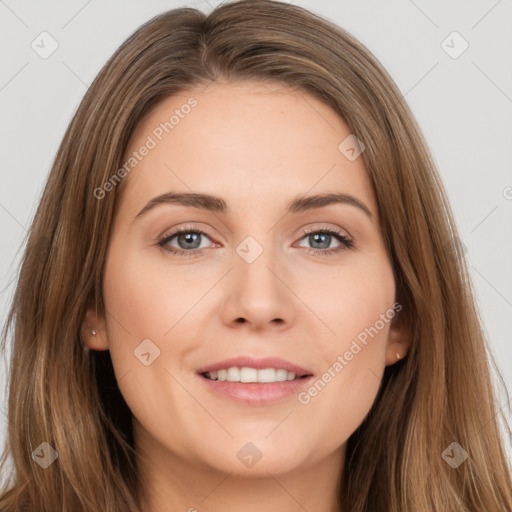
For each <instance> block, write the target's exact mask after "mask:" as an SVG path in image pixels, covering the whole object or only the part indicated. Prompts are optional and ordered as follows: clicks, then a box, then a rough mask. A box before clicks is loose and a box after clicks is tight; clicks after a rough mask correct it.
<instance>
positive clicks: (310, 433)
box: [82, 81, 410, 512]
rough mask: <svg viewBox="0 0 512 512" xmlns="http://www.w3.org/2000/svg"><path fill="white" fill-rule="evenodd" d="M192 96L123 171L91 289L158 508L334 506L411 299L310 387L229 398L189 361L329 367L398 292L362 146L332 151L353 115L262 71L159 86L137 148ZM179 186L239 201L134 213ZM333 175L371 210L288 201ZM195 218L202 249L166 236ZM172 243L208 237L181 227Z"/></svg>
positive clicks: (326, 188)
mask: <svg viewBox="0 0 512 512" xmlns="http://www.w3.org/2000/svg"><path fill="white" fill-rule="evenodd" d="M191 96H193V97H194V98H195V99H196V100H197V102H198V104H197V106H196V107H195V108H193V109H192V110H191V112H190V113H189V114H188V115H187V116H185V117H184V118H183V119H180V122H179V124H178V125H177V126H175V127H174V129H173V130H172V132H170V133H169V134H167V135H165V137H164V138H163V139H162V141H161V142H159V143H158V145H157V146H156V147H155V148H154V149H152V150H151V151H150V152H149V154H148V155H147V156H145V157H144V158H143V159H142V160H141V161H140V162H139V163H138V164H137V166H136V168H135V169H134V170H133V171H132V172H131V174H130V175H129V176H127V177H126V178H125V180H127V182H126V183H124V186H126V189H124V190H123V194H122V196H121V201H120V203H119V208H118V210H117V214H116V217H115V219H114V225H113V232H112V234H111V239H110V242H109V249H108V254H107V259H106V262H105V267H104V288H103V293H104V299H105V304H106V310H107V314H106V316H101V315H98V316H97V315H96V308H95V307H94V306H91V308H90V309H89V310H88V311H87V314H86V316H85V318H84V323H83V326H82V328H83V339H84V340H85V343H86V345H87V346H88V348H90V349H94V350H105V349H109V350H110V353H111V356H112V361H113V365H114V369H115V374H116V378H117V381H118V383H119V387H120V389H121V392H122V394H123V396H124V398H125V400H126V402H127V404H128V406H129V407H130V409H131V411H132V412H133V415H134V435H135V445H136V450H137V453H138V457H139V464H140V468H141V474H142V479H143V485H144V487H145V489H146V490H147V492H148V496H149V503H148V505H147V508H146V510H147V511H151V512H161V511H164V510H165V511H167V510H194V509H196V510H206V511H213V510H222V511H224V512H231V511H235V510H236V511H239V510H244V512H252V511H254V512H256V511H258V512H260V511H262V510H282V511H299V510H304V509H306V510H308V511H311V512H312V511H318V512H328V511H329V512H331V511H337V510H339V506H338V505H337V499H336V485H337V482H338V479H339V477H340V473H341V471H342V468H343V458H344V454H345V447H346V442H347V439H348V438H349V437H350V435H351V434H352V433H353V432H354V431H355V430H356V429H357V427H358V426H359V425H360V424H361V422H362V421H363V419H364V418H365V416H366V415H367V413H368V411H369V410H370V408H371V406H372V404H373V402H374V400H375V397H376V395H377V392H378V389H379V385H380V382H381V378H382V375H383V372H384V369H385V366H386V365H390V364H394V363H395V362H396V361H397V356H396V353H397V352H398V353H399V354H400V355H401V357H404V356H405V354H406V352H407V349H408V347H409V340H410V336H409V333H407V332H405V330H404V329H403V327H402V326H401V325H400V324H399V323H398V322H399V320H397V319H399V318H400V315H399V314H398V316H395V318H394V319H393V320H392V321H389V322H387V323H385V326H384V328H382V329H381V330H380V331H379V332H378V334H377V335H375V336H374V337H373V338H369V339H370V341H369V342H368V343H367V345H365V346H364V347H363V348H362V350H361V351H360V352H358V353H357V355H355V356H354V357H353V359H352V360H351V361H349V362H348V364H346V366H345V367H344V368H343V370H342V371H340V372H339V373H338V374H337V375H336V377H335V378H333V379H332V380H331V382H329V383H328V384H327V385H326V386H325V388H324V389H323V390H322V391H321V392H320V393H318V395H317V396H315V397H314V398H311V400H310V402H309V403H307V404H301V403H299V401H298V400H297V395H292V396H290V397H287V398H285V399H283V400H281V401H279V402H277V403H274V404H270V405H263V406H260V405H249V404H241V403H235V402H233V401H231V400H229V399H227V398H223V397H218V396H217V395H214V394H213V393H212V391H211V390H210V389H209V388H208V387H207V386H206V385H205V384H204V382H203V381H202V380H201V379H202V378H200V377H198V376H197V374H196V370H197V369H198V368H199V367H202V366H205V365H207V364H210V363H213V362H216V361H219V360H223V359H225V358H228V357H233V356H238V355H252V356H254V357H263V356H278V357H282V358H284V359H287V360H289V361H292V362H293V363H296V364H298V365H300V366H302V367H304V368H306V369H308V370H309V371H310V372H311V373H313V374H314V376H315V377H316V378H318V377H321V376H322V374H324V372H326V371H327V369H328V368H329V367H332V365H333V363H334V362H335V361H336V360H337V357H338V355H340V354H344V353H345V352H346V351H347V350H349V348H350V346H351V343H352V342H353V340H354V339H355V338H356V337H357V335H358V334H359V333H361V332H362V331H364V329H365V328H368V327H369V326H373V325H374V324H375V322H376V321H377V320H378V319H379V315H381V314H383V313H385V312H386V311H387V310H389V309H390V308H392V307H393V304H394V303H395V282H394V278H393V272H392V266H391V262H390V261H389V259H388V257H387V253H386V250H385V245H384V241H383V238H382V234H381V232H380V228H379V222H378V218H379V216H378V215H379V212H378V210H377V204H376V200H375V196H374V193H373V190H372V187H371V183H370V180H369V177H368V175H367V171H366V169H365V166H364V162H363V158H362V157H359V158H357V159H355V160H354V161H350V160H349V159H347V158H346V157H345V156H344V155H343V154H342V153H341V152H340V151H339V150H338V145H339V144H340V142H341V141H343V140H344V139H345V138H346V137H347V136H348V135H349V134H350V129H349V128H348V126H347V125H346V124H345V123H344V122H343V120H342V119H341V118H340V117H339V116H338V115H337V114H336V113H335V112H334V111H333V110H332V109H330V108H329V107H328V106H326V105H324V104H323V103H322V102H320V101H319V100H317V99H316V98H314V97H313V96H311V95H309V94H307V93H305V92H300V93H298V92H296V91H293V90H291V89H289V88H288V87H286V86H284V85H282V84H276V83H272V84H269V83H264V82H259V81H258V82H256V81H248V82H238V83H225V82H224V83H221V82H216V83H213V84H211V85H209V86H208V87H207V88H206V89H204V90H203V89H199V88H195V89H190V90H189V91H187V92H183V93H180V94H179V95H176V96H173V97H171V98H168V99H166V100H165V101H163V102H162V103H160V104H159V105H158V107H157V108H156V109H155V110H154V111H152V112H151V113H150V114H149V115H148V116H147V117H146V118H145V119H143V120H142V121H141V122H140V123H139V125H138V126H137V129H136V130H135V132H134V133H133V135H132V139H131V141H130V144H129V147H128V148H127V152H126V155H128V156H129V155H130V154H131V153H132V152H133V151H136V150H138V148H140V146H141V145H143V144H144V142H145V141H146V139H147V137H148V135H151V133H152V131H153V130H154V129H155V127H157V126H158V125H159V124H160V123H161V122H164V121H165V120H168V119H169V117H170V115H172V113H173V112H174V110H175V109H176V108H178V109H179V108H180V107H181V106H182V105H183V104H185V103H186V102H187V100H188V99H189V98H190V97H191ZM171 190H172V191H177V192H192V191H193V192H201V193H209V194H213V195H216V196H220V197H222V198H223V199H224V200H225V201H226V203H227V204H228V206H229V208H230V210H231V211H230V213H228V214H222V213H218V212H209V211H203V210H200V209H197V208H194V207H190V206H183V205H180V204H163V205H159V206H157V207H156V208H154V209H152V210H150V211H148V212H147V213H146V214H144V215H143V216H142V217H141V218H139V219H138V220H136V221H134V222H132V221H133V219H134V217H135V216H136V215H137V213H138V212H139V211H140V210H141V209H142V208H143V207H144V206H145V205H146V204H147V203H148V201H149V200H150V199H151V198H153V197H155V196H158V195H160V194H162V193H164V192H168V191H171ZM331 192H335V193H340V192H343V193H347V194H351V195H353V196H355V197H356V198H357V199H359V200H360V201H361V202H362V203H364V204H365V205H366V206H367V207H368V209H369V210H370V211H371V213H372V216H373V219H370V218H369V217H368V216H366V215H365V213H364V212H363V211H361V210H359V209H358V208H356V207H354V206H351V205H347V204H334V205H329V206H327V207H324V208H320V209H317V210H312V211H305V212H302V213H288V214H287V215H285V208H286V205H287V203H288V202H289V201H290V200H291V199H294V198H296V197H299V196H302V195H304V194H308V195H311V194H320V193H331ZM111 193H112V192H111ZM188 224H192V228H193V229H192V230H191V231H194V229H196V230H197V229H199V230H202V231H206V232H207V235H201V237H200V248H204V250H203V252H202V253H201V254H199V255H198V256H197V257H189V256H180V255H174V254H172V253H170V252H166V251H165V249H163V248H161V247H159V246H158V245H157V242H158V239H159V237H161V236H163V235H166V234H172V231H173V229H174V228H176V227H179V226H186V225H188ZM325 226H327V227H331V228H337V229H338V230H339V231H340V233H341V234H343V235H344V236H346V237H348V238H349V239H350V240H352V241H353V244H354V245H353V247H352V248H348V249H345V250H343V251H340V252H338V253H335V254H334V253H333V254H332V255H331V256H326V255H321V254H314V253H313V251H312V249H314V248H318V250H319V251H322V250H323V251H324V252H326V251H328V250H332V249H336V248H338V247H340V246H342V242H339V241H338V240H337V239H336V238H335V237H334V236H332V237H331V238H329V237H328V236H327V237H326V238H325V239H324V241H325V244H324V245H322V243H321V242H322V240H320V243H319V242H316V243H315V240H314V238H312V237H311V236H309V235H308V233H305V232H304V231H303V230H304V228H306V227H312V228H318V230H319V229H320V228H322V227H325ZM318 230H317V231H318ZM247 236H251V237H253V238H254V239H255V240H256V241H257V242H258V244H259V245H260V246H261V248H262V249H263V252H262V253H261V255H260V256H259V257H257V258H256V260H255V261H254V262H252V263H248V262H247V261H245V260H244V259H243V258H241V257H240V256H239V254H238V253H237V252H236V248H237V247H238V246H239V244H240V243H241V242H242V241H243V240H244V239H245V238H246V237H247ZM198 243H199V242H198ZM189 244H190V240H189ZM167 247H168V248H175V249H181V250H184V251H187V250H188V251H189V252H193V251H195V252H197V251H198V249H195V247H197V246H193V247H194V248H192V249H190V248H187V247H190V245H188V246H187V245H186V241H185V240H183V239H181V241H180V239H179V238H178V237H177V236H176V237H174V239H173V240H172V241H169V242H168V243H167ZM240 318H243V319H244V320H245V321H244V322H240V321H237V319H240ZM91 329H97V330H98V334H97V335H95V336H92V335H91V332H90V331H91ZM147 338H149V339H150V340H152V342H153V343H154V344H155V346H157V347H158V349H159V350H160V355H159V357H158V358H156V359H155V360H154V361H153V362H152V363H151V364H150V365H148V366H146V365H144V364H142V363H141V361H140V360H139V359H138V358H137V357H135V356H134V350H135V349H136V348H137V346H138V345H139V344H140V343H141V342H142V340H145V339H147ZM361 346H362V345H361ZM247 442H251V443H253V444H254V445H255V446H256V447H257V449H258V450H259V452H260V453H261V455H262V456H261V459H260V460H259V461H258V462H257V463H256V464H254V465H253V466H252V467H247V466H246V465H245V464H243V463H242V462H241V461H240V460H239V458H238V457H237V452H238V451H239V450H240V449H241V447H242V446H244V445H245V444H246V443H247Z"/></svg>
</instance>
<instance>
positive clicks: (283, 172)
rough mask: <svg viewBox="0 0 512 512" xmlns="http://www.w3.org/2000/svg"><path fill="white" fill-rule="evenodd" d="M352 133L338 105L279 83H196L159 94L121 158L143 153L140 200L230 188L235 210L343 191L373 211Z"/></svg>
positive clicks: (132, 179) (130, 186)
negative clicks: (349, 153)
mask: <svg viewBox="0 0 512 512" xmlns="http://www.w3.org/2000/svg"><path fill="white" fill-rule="evenodd" d="M350 135H351V132H350V129H349V127H348V126H347V125H346V123H345V122H344V121H343V119H342V118H341V117H340V116H339V115H337V113H336V112H335V111H334V110H332V109H331V108H330V107H328V106H327V105H325V104H324V103H323V102H321V101H320V100H318V99H317V98H315V97H314V96H312V95H310V94H308V93H307V92H304V91H302V90H297V89H291V88H290V87H288V86H286V85H283V84H279V83H268V82H259V81H245V82H236V83H212V84H210V85H208V86H207V87H206V88H204V87H202V88H198V87H196V88H191V89H189V90H187V91H182V92H180V93H178V94H176V95H174V96H172V97H168V98H166V99H165V100H163V101H162V102H161V103H159V104H158V105H157V106H156V107H155V108H154V109H153V110H152V111H151V113H150V114H149V115H147V116H146V117H145V118H144V119H143V120H142V121H141V122H140V123H139V124H138V126H137V127H136V129H135V131H134V133H133V134H132V137H131V139H130V143H129V145H128V147H127V150H126V152H125V157H124V161H128V159H129V158H130V157H132V158H133V156H132V155H133V154H134V152H135V153H138V158H137V162H136V165H135V166H134V168H133V170H132V171H131V172H130V174H129V176H128V178H127V181H128V183H125V184H124V185H125V186H126V193H125V196H126V201H127V202H129V203H130V204H132V203H137V205H135V204H133V207H134V208H135V207H136V206H138V205H140V204H141V202H143V201H144V200H146V201H147V200H148V199H149V198H151V197H154V196H156V195H158V194H162V193H164V192H167V191H171V190H172V191H176V190H178V191H184V192H199V193H207V194H212V195H216V196H222V197H225V198H226V201H227V202H228V203H229V205H230V210H237V208H238V209H243V208H248V207H251V208H265V209H268V208H272V207H279V208H281V207H282V204H281V203H283V204H284V203H285V202H286V203H288V202H289V199H290V198H292V197H296V196H297V195H304V194H308V193H311V194H312V193H317V194H318V193H325V192H338V193H340V192H342V193H350V194H352V195H356V196H358V197H359V198H360V199H361V200H363V201H364V202H365V203H366V204H367V205H368V207H369V208H370V209H371V210H372V212H374V213H375V215H376V214H377V212H376V211H375V201H374V196H373V190H372V187H371V183H370V180H369V177H368V175H367V172H366V169H365V166H364V162H363V159H362V157H359V158H356V159H355V160H349V159H348V158H347V157H346V156H345V154H344V153H343V152H342V151H341V150H340V147H339V146H340V143H342V142H343V141H344V140H346V139H347V137H349V136H350ZM144 146H146V147H148V148H150V149H149V150H145V151H144V150H143V151H141V150H142V149H143V147H144ZM142 152H143V153H144V156H142V157H141V155H140V153H142ZM248 201H249V202H250V204H249V203H248ZM142 206H143V205H142ZM139 209H140V208H139Z"/></svg>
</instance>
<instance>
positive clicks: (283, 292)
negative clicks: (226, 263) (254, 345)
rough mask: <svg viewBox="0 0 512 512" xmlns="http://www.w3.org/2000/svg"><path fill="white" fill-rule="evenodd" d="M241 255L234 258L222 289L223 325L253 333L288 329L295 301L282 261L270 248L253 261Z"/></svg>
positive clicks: (287, 271) (288, 276) (288, 274)
mask: <svg viewBox="0 0 512 512" xmlns="http://www.w3.org/2000/svg"><path fill="white" fill-rule="evenodd" d="M260 246H262V244H260ZM246 247H247V246H246ZM262 248H263V247H262ZM251 250H254V246H253V247H251ZM260 250H261V249H260ZM240 254H242V255H243V252H242V251H240V252H239V253H236V252H235V253H234V254H233V266H234V268H233V270H232V271H231V272H230V273H229V276H228V279H227V280H226V284H225V288H224V294H225V300H224V302H223V306H222V312H221V316H222V321H223V323H224V324H226V325H228V326H230V327H235V328H244V329H250V330H254V331H261V330H267V329H272V330H274V331H275V330H276V329H277V330H285V329H287V328H288V327H289V326H290V325H292V323H293V321H294V315H295V314H296V311H295V308H294V300H297V299H296V298H295V297H294V294H293V291H292V288H293V284H292V283H290V280H291V277H290V272H289V269H287V268H286V264H285V261H284V258H279V257H277V256H276V255H275V252H274V251H272V250H270V249H269V248H265V249H264V250H263V251H262V252H261V254H259V255H258V256H257V257H256V258H255V259H254V260H253V261H252V258H246V257H245V256H244V257H242V256H240Z"/></svg>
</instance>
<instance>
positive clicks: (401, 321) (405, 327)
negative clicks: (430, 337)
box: [386, 310, 412, 366]
mask: <svg viewBox="0 0 512 512" xmlns="http://www.w3.org/2000/svg"><path fill="white" fill-rule="evenodd" d="M411 340H412V330H411V328H410V325H409V323H408V322H407V321H406V318H405V311H403V310H400V311H398V312H396V313H395V316H394V317H393V320H392V321H391V325H390V327H389V333H388V341H387V345H386V366H390V365H392V364H395V363H396V362H398V361H400V360H401V359H403V358H404V357H405V356H406V355H407V353H408V352H409V348H410V345H411ZM398 356H400V357H398Z"/></svg>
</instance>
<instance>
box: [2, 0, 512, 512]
mask: <svg viewBox="0 0 512 512" xmlns="http://www.w3.org/2000/svg"><path fill="white" fill-rule="evenodd" d="M311 244H312V245H311ZM317 244H319V245H317ZM10 327H12V328H13V334H14V347H13V359H12V367H11V375H10V379H11V380H10V386H11V387H10V394H9V420H10V421H9V444H8V446H7V447H6V450H5V453H4V467H7V466H6V462H5V461H6V460H7V459H6V457H7V456H8V455H11V456H12V460H13V462H14V471H13V473H12V481H11V482H10V484H9V486H8V488H7V487H6V489H5V490H4V494H3V495H2V497H1V498H0V509H1V510H3V511H6V512H11V511H21V510H39V511H50V510H51V511H55V510H62V511H73V512H76V511H98V510H102V511H126V510H130V511H144V512H157V511H163V510H190V511H192V510H223V511H230V510H235V509H237V510H239V509H243V510H244V511H252V510H258V511H260V510H270V509H272V510H299V509H300V510H310V511H313V510H315V511H319V512H323V511H349V510H350V511H352V512H354V511H359V512H363V511H366V512H371V511H375V510H379V511H386V512H398V511H405V510H407V511H418V512H420V511H421V512H424V511H427V510H428V511H443V512H446V511H455V510H457V511H467V512H469V511H475V510H482V511H483V510H485V511H495V510H496V511H497V510H500V511H503V510H512V492H511V487H512V486H511V478H510V468H509V467H508V466H507V461H506V458H505V455H504V448H503V442H502V440H501V439H500V434H499V429H498V424H497V418H498V415H499V411H498V409H497V407H496V399H495V395H494V390H493V389H492V386H491V380H490V374H489V362H488V356H487V353H486V344H485V339H484V336H483V333H482V327H481V325H480V324H479V320H478V317H477V313H476V309H475V303H474V298H473V296H472V291H471V287H470V282H469V275H468V272H467V267H466V263H465V261H464V258H463V255H462V252H461V247H460V244H459V242H458V235H457V230H456V227H455V225H454V222H453V217H452V214H451V211H450V208H449V205H448V202H447V199H446V195H445V192H444V190H443V187H442V185H441V183H440V180H439V177H438V174H437V172H436V169H435V166H434V164H433V161H432V158H431V156H430V154H429V152H428V149H427V147H426V144H425V142H424V140H423V138H422V135H421V133H420V130H419V128H418V126H417V124H416V123H415V121H414V119H413V116H412V114H411V112H410V110H409V109H408V108H407V105H406V104H405V102H404V101H403V98H402V97H401V95H400V92H399V90H398V89H397V87H396V86H395V85H394V83H393V82H392V80H391V78H390V77H389V75H388V74H387V73H386V72H385V70H383V68H382V67H381V65H380V64H379V63H378V62H377V61H376V59H375V58H374V57H373V56H372V55H371V53H370V52H369V51H368V50H367V49H365V48H364V47H363V46H362V45H361V44H360V43H359V42H357V41H356V40H355V39H354V38H353V37H352V36H350V35H349V34H347V33H346V32H345V31H343V30H342V29H340V28H339V27H337V26H335V25H333V24H331V23H329V22H328V21H326V20H323V19H321V18H319V17H317V16H316V15H313V14H311V13H309V12H308V11H306V10H304V9H302V8H299V7H296V6H293V5H289V4H286V3H280V2H274V1H268V0H263V1H261V0H260V1H253V0H243V1H240V2H236V3H229V4H225V5H221V6H219V7H218V8H216V9H215V10H214V11H213V12H212V13H211V14H210V15H208V16H206V15H204V14H203V13H201V12H199V11H197V10H194V9H185V8H184V9H176V10H173V11H169V12H167V13H164V14H162V15H160V16H157V17H155V18H154V19H152V20H151V21H149V22H148V23H146V24H144V25H143V26H142V27H141V28H140V29H139V30H137V31H136V32H135V33H134V34H133V35H132V36H131V37H130V38H129V39H128V40H127V41H126V42H125V43H124V44H123V45H122V46H121V47H120V48H119V49H118V50H117V51H116V53H115V54H114V55H113V56H112V58H111V59H110V60H109V61H108V62H107V64H106V65H105V66H104V68H103V69H102V70H101V72H100V73H99V75H98V77H97V78H96V79H95V81H94V83H93V84H92V86H91V87H90V89H89V90H88V92H87V93H86V95H85V97H84V99H83V101H82V103H81V105H80V107H79V109H78V111H77V113H76V115H75V116H74V118H73V120H72V122H71V124H70V126H69V128H68V130H67V132H66V135H65V137H64V140H63V142H62V144H61V147H60V149H59V151H58V154H57V158H56V160H55V163H54V166H53V169H52V172H51V174H50V177H49V179H48V183H47V185H46V188H45V191H44V194H43V197H42V200H41V204H40V206H39V209H38V211H37V214H36V217H35V220H34V223H33V226H32V228H31V231H30V236H29V238H28V242H27V247H26V251H25V256H24V259H23V262H22V267H21V272H20V276H19V283H18V287H17V290H16V295H15V298H14V303H13V306H12V309H11V311H10V315H9V318H8V323H7V325H6V329H5V331H4V342H5V337H6V335H7V331H8V329H9V328H10Z"/></svg>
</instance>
